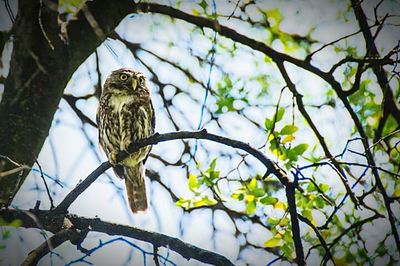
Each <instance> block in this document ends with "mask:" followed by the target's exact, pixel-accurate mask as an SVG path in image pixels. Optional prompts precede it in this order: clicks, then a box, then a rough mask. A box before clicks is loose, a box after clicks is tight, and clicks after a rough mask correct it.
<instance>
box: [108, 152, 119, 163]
mask: <svg viewBox="0 0 400 266" xmlns="http://www.w3.org/2000/svg"><path fill="white" fill-rule="evenodd" d="M117 155H118V152H115V151H113V152H111V153H110V154H109V155H108V161H109V162H110V164H111V165H113V166H115V165H117V164H118V163H117Z"/></svg>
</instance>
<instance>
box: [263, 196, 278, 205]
mask: <svg viewBox="0 0 400 266" xmlns="http://www.w3.org/2000/svg"><path fill="white" fill-rule="evenodd" d="M260 202H261V203H262V204H264V205H275V203H277V202H278V199H277V198H275V197H271V196H266V197H264V198H262V199H261V200H260Z"/></svg>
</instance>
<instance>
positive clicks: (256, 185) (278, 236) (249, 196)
mask: <svg viewBox="0 0 400 266" xmlns="http://www.w3.org/2000/svg"><path fill="white" fill-rule="evenodd" d="M259 179H260V178H259V177H258V178H257V177H254V178H251V179H250V180H247V181H243V182H242V186H241V187H240V188H238V189H237V190H236V191H235V192H233V193H232V195H231V197H232V198H233V199H236V200H238V201H243V202H244V203H245V206H246V209H245V212H246V214H247V215H254V214H255V212H256V210H257V208H262V207H265V206H271V207H272V208H273V209H275V210H281V211H283V212H284V215H283V217H273V216H271V215H269V216H268V218H267V223H268V224H269V225H270V227H271V229H270V232H271V233H272V235H273V236H272V237H271V238H270V239H268V240H267V241H265V243H264V247H266V248H278V247H279V249H280V250H281V251H282V252H283V253H284V255H285V256H286V257H287V258H294V256H295V254H294V246H293V239H292V233H291V225H290V220H289V218H288V217H287V204H286V202H284V201H280V200H279V199H278V198H277V197H274V196H273V195H272V193H270V192H269V191H268V189H266V186H267V185H268V181H269V179H270V178H266V179H264V180H262V181H260V180H259Z"/></svg>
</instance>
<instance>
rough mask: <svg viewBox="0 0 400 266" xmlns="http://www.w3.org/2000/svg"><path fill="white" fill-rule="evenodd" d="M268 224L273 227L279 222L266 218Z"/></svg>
mask: <svg viewBox="0 0 400 266" xmlns="http://www.w3.org/2000/svg"><path fill="white" fill-rule="evenodd" d="M267 221H268V223H269V224H270V225H272V226H275V225H277V224H278V223H279V220H278V219H276V218H272V217H268V219H267Z"/></svg>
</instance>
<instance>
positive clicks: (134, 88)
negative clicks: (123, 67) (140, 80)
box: [132, 78, 137, 90]
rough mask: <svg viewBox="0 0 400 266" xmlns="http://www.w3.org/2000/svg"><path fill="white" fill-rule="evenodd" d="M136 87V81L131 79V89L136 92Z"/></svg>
mask: <svg viewBox="0 0 400 266" xmlns="http://www.w3.org/2000/svg"><path fill="white" fill-rule="evenodd" d="M136 87H137V80H136V79H134V78H133V79H132V89H133V90H136Z"/></svg>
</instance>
